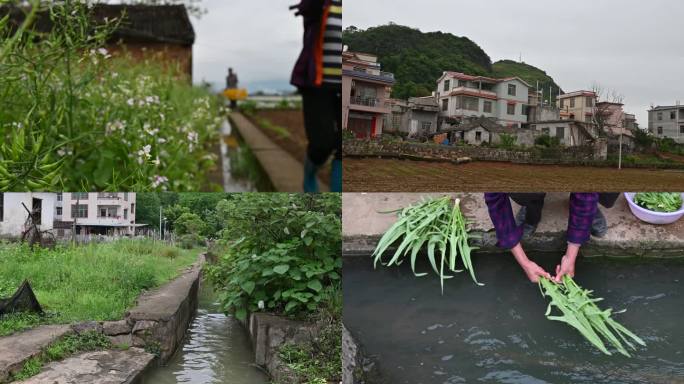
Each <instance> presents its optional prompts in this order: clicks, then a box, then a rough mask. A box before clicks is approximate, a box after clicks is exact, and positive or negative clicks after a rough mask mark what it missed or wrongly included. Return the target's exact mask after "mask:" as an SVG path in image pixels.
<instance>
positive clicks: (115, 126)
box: [105, 120, 126, 135]
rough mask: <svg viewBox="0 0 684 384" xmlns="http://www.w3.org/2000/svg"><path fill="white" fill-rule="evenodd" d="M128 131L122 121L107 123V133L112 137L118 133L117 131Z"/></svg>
mask: <svg viewBox="0 0 684 384" xmlns="http://www.w3.org/2000/svg"><path fill="white" fill-rule="evenodd" d="M125 129H126V122H124V121H121V120H114V121H110V122H109V123H107V126H106V127H105V133H106V134H108V135H110V134H112V133H116V131H121V132H123V131H124V130H125Z"/></svg>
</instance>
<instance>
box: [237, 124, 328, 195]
mask: <svg viewBox="0 0 684 384" xmlns="http://www.w3.org/2000/svg"><path fill="white" fill-rule="evenodd" d="M229 119H230V121H231V123H232V124H233V126H234V127H235V128H236V129H237V130H238V131H239V132H240V136H242V138H243V139H244V140H245V142H246V143H247V145H248V146H249V148H250V149H251V150H252V152H253V153H254V156H256V158H257V160H259V163H260V164H261V167H262V168H263V169H264V171H265V172H266V174H267V175H268V177H269V179H271V183H273V187H275V189H276V191H278V192H302V182H303V180H304V168H303V165H302V163H301V162H300V161H298V160H297V159H295V158H294V157H292V155H290V154H289V153H288V152H286V151H285V150H283V149H282V148H280V146H278V144H276V143H274V142H273V141H272V140H271V139H269V138H268V136H266V135H265V134H263V133H262V132H261V131H260V130H259V128H257V127H256V126H254V124H252V122H251V121H249V120H248V119H247V118H246V117H245V116H243V115H242V114H241V113H239V112H232V113H231V114H230V116H229ZM318 185H319V186H320V188H321V191H327V190H328V186H327V185H325V184H324V183H322V182H321V181H320V180H318Z"/></svg>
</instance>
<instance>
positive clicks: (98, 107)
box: [0, 0, 222, 191]
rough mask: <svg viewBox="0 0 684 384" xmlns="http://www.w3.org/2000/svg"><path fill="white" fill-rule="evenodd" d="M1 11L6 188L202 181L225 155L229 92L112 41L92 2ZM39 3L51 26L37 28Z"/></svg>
mask: <svg viewBox="0 0 684 384" xmlns="http://www.w3.org/2000/svg"><path fill="white" fill-rule="evenodd" d="M30 3H31V4H32V8H31V11H30V14H29V15H28V17H27V19H26V22H25V23H24V24H23V25H22V26H21V28H19V29H18V30H16V31H14V30H11V28H10V24H9V22H8V18H4V19H2V20H1V21H0V104H1V105H2V106H3V107H2V109H0V137H2V138H3V142H4V143H3V144H2V145H0V176H2V177H0V179H1V181H0V190H14V191H16V190H60V191H61V190H137V191H143V190H155V189H157V190H164V189H173V190H197V189H199V188H200V186H204V185H205V184H206V182H207V181H206V175H207V172H208V171H209V170H210V169H211V168H212V166H213V164H214V162H215V160H216V159H215V155H213V154H212V152H211V148H212V145H213V144H214V143H215V141H216V140H217V139H218V127H219V124H220V122H221V120H222V117H221V113H222V112H221V108H220V107H219V100H218V99H217V98H216V97H214V96H213V95H211V94H210V93H208V91H207V90H204V89H202V88H195V87H192V86H191V85H190V84H189V82H188V79H187V78H185V77H184V75H182V74H181V71H180V70H179V68H173V67H172V66H170V65H165V66H163V67H162V66H161V65H160V64H159V58H158V57H156V56H149V57H147V58H146V59H144V60H142V61H140V60H139V59H138V60H133V59H132V58H131V57H130V56H128V55H127V54H125V53H123V54H121V55H119V56H117V57H112V55H111V54H110V53H109V52H108V51H107V50H106V49H105V48H104V47H105V42H106V41H107V38H108V37H109V36H110V34H111V32H112V30H113V29H115V28H116V27H117V23H118V21H117V20H110V21H109V22H108V23H107V24H104V25H93V24H92V23H91V17H90V14H89V10H88V9H87V8H86V6H85V5H84V4H83V3H82V2H77V1H69V0H67V1H64V2H39V1H38V0H32V1H31V2H30ZM38 10H40V11H42V12H44V13H43V15H49V18H50V20H51V22H52V24H53V25H54V28H53V29H52V31H51V32H50V33H39V32H35V31H33V30H32V26H33V25H34V24H33V23H34V22H35V20H36V17H37V12H38Z"/></svg>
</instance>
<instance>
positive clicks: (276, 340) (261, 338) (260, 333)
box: [243, 313, 318, 384]
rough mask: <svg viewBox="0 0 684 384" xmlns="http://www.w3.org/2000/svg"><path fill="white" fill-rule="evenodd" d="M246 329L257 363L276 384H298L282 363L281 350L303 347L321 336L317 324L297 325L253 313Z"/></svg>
mask: <svg viewBox="0 0 684 384" xmlns="http://www.w3.org/2000/svg"><path fill="white" fill-rule="evenodd" d="M243 325H244V326H246V327H247V330H248V331H249V336H250V339H251V340H252V346H253V347H254V356H255V362H256V364H257V365H260V366H262V367H264V368H265V369H266V371H267V372H268V373H269V375H270V376H271V380H272V381H273V382H274V383H283V384H287V383H299V382H300V381H299V377H298V376H297V375H296V374H295V373H294V372H293V371H291V370H290V369H289V368H288V367H287V366H286V365H285V364H284V363H283V362H282V360H280V356H279V351H278V350H279V348H280V347H281V346H282V345H284V344H286V343H302V342H306V341H308V340H311V339H312V338H315V337H316V335H317V334H318V327H316V325H315V324H311V323H307V322H303V321H294V320H290V319H286V318H284V317H280V316H276V315H272V314H268V313H252V314H250V315H249V320H248V322H246V323H244V322H243Z"/></svg>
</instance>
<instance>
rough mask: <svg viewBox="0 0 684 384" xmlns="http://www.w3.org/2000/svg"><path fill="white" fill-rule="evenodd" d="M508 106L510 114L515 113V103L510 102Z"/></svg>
mask: <svg viewBox="0 0 684 384" xmlns="http://www.w3.org/2000/svg"><path fill="white" fill-rule="evenodd" d="M506 107H507V110H506V112H507V113H508V114H509V115H515V104H508V105H507V106H506Z"/></svg>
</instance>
